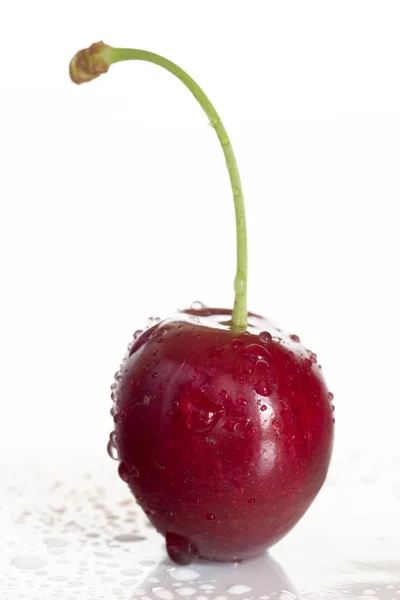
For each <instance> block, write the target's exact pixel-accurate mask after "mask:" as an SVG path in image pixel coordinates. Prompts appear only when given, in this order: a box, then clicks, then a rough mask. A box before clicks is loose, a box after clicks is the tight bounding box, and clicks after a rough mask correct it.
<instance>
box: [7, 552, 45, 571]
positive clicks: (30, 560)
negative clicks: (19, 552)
mask: <svg viewBox="0 0 400 600" xmlns="http://www.w3.org/2000/svg"><path fill="white" fill-rule="evenodd" d="M11 564H12V565H13V566H14V567H17V569H26V570H31V569H40V568H41V567H44V566H45V565H46V561H45V560H44V559H43V558H40V557H39V556H30V555H26V556H19V557H18V558H14V560H12V561H11Z"/></svg>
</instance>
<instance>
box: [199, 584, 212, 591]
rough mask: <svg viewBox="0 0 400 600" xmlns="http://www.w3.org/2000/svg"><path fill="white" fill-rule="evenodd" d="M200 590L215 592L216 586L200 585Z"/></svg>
mask: <svg viewBox="0 0 400 600" xmlns="http://www.w3.org/2000/svg"><path fill="white" fill-rule="evenodd" d="M199 589H200V590H215V585H211V583H203V584H202V585H199Z"/></svg>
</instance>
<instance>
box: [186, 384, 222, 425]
mask: <svg viewBox="0 0 400 600" xmlns="http://www.w3.org/2000/svg"><path fill="white" fill-rule="evenodd" d="M179 406H180V411H181V414H182V416H183V418H184V421H185V423H186V425H187V427H188V428H189V429H191V430H192V431H195V432H197V433H203V432H205V431H209V430H210V429H212V428H213V427H214V426H215V425H216V423H217V421H218V419H219V418H220V416H221V410H220V408H219V407H218V406H217V405H216V404H215V403H214V402H212V401H211V400H210V399H209V398H207V396H206V395H205V394H204V393H203V392H202V391H201V390H192V391H190V392H188V393H187V394H185V395H184V396H183V397H182V398H181V400H180V404H179Z"/></svg>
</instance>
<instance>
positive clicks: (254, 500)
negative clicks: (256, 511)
mask: <svg viewBox="0 0 400 600" xmlns="http://www.w3.org/2000/svg"><path fill="white" fill-rule="evenodd" d="M247 502H248V504H255V502H256V499H255V498H250V499H249V500H247Z"/></svg>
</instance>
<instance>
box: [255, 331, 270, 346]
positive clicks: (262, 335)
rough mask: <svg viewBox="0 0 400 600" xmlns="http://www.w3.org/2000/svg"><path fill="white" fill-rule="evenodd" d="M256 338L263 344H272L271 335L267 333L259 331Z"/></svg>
mask: <svg viewBox="0 0 400 600" xmlns="http://www.w3.org/2000/svg"><path fill="white" fill-rule="evenodd" d="M258 337H259V338H260V340H261V341H262V342H264V344H270V343H271V342H272V335H271V334H270V332H269V331H261V333H260V334H259V336H258Z"/></svg>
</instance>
